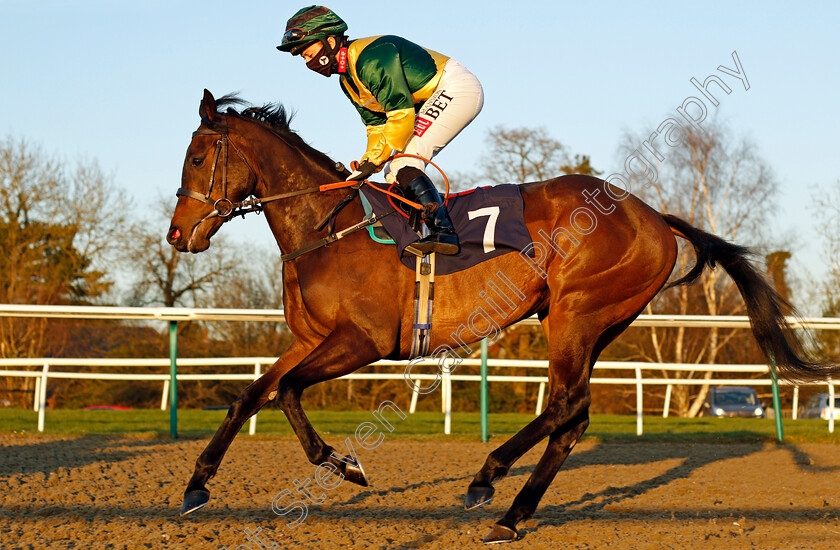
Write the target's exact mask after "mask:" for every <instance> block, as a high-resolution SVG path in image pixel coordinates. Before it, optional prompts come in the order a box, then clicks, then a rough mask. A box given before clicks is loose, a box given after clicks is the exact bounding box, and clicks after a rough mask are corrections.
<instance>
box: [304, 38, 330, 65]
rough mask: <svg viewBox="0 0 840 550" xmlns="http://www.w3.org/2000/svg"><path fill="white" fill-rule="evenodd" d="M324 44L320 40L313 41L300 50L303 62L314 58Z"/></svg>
mask: <svg viewBox="0 0 840 550" xmlns="http://www.w3.org/2000/svg"><path fill="white" fill-rule="evenodd" d="M323 47H324V45H323V44H321V43H320V42H313V43H312V44H310V45H309V47H307V48H306V49H305V50H303V51H302V52H300V56H301V57H302V58H303V60H304V61H305V62H309V60H311V59H315V56H316V55H318V53H319V52H320V51H321V48H323Z"/></svg>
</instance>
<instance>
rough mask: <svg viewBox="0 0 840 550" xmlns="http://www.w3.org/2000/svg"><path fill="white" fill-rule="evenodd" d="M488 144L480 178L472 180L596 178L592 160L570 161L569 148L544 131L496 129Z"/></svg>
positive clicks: (577, 156) (582, 158)
mask: <svg viewBox="0 0 840 550" xmlns="http://www.w3.org/2000/svg"><path fill="white" fill-rule="evenodd" d="M485 143H486V144H487V151H486V152H485V154H484V155H483V156H482V161H481V169H480V170H479V171H478V174H477V176H478V177H477V178H476V177H473V178H472V179H473V180H484V181H489V182H492V183H493V184H499V183H525V182H529V181H542V180H547V179H551V178H556V177H557V176H560V175H562V174H572V173H576V174H597V172H596V171H595V170H594V169H593V168H592V167H591V166H590V161H589V157H587V156H585V155H575V156H574V157H570V156H569V153H568V151H567V150H566V147H565V146H564V145H563V144H562V143H561V142H559V141H558V140H556V139H554V138H553V137H551V135H550V134H549V133H548V130H547V129H545V128H544V127H537V128H528V127H519V128H506V127H504V126H495V127H493V128H491V129H490V131H489V132H488V133H487V137H486V138H485ZM465 179H466V178H465Z"/></svg>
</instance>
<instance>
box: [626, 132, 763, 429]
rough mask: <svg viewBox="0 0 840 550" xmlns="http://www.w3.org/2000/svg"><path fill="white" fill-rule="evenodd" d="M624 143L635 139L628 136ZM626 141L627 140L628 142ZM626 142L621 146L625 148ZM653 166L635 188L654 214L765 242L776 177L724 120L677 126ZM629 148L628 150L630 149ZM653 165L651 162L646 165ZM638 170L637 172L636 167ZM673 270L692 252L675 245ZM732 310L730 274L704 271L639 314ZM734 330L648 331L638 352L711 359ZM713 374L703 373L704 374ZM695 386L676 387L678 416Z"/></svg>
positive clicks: (663, 358)
mask: <svg viewBox="0 0 840 550" xmlns="http://www.w3.org/2000/svg"><path fill="white" fill-rule="evenodd" d="M627 141H628V143H638V142H639V141H640V140H639V139H638V138H636V137H633V136H628V138H627ZM631 147H632V146H631ZM631 147H627V148H625V151H626V152H627V151H630V150H631ZM668 152H669V156H668V157H664V155H662V156H663V157H664V160H662V163H661V164H660V165H659V166H658V167H657V168H650V169H648V170H645V173H646V175H647V176H648V180H647V181H645V182H641V183H639V180H638V178H637V179H636V182H637V185H636V186H634V188H633V192H634V193H635V194H637V195H640V196H641V197H642V198H643V199H644V200H646V201H647V202H648V203H649V204H651V205H653V206H654V207H655V208H657V209H658V210H659V211H660V212H663V213H668V214H674V215H676V216H679V217H681V218H683V219H685V220H686V221H688V222H689V223H691V224H692V225H695V226H697V227H701V228H703V229H705V230H706V231H709V232H711V233H714V234H715V235H718V236H719V237H722V238H724V239H726V240H729V241H736V240H737V241H741V242H750V243H758V242H762V241H765V239H766V235H767V226H768V225H769V221H770V214H771V212H772V210H773V208H774V207H775V202H774V199H775V197H776V193H777V187H778V186H777V182H776V179H775V177H774V175H773V173H772V171H771V169H770V167H769V166H768V165H767V163H766V162H765V161H764V160H763V159H762V158H760V157H759V156H758V154H757V152H756V150H755V147H754V146H753V145H752V144H751V143H750V142H749V141H747V140H744V139H742V140H735V139H733V138H732V137H731V136H730V133H729V130H728V129H727V127H726V126H725V125H724V124H721V123H716V122H707V123H706V124H705V127H704V128H703V129H692V128H684V129H683V132H682V139H681V141H680V143H679V144H677V145H676V146H675V147H674V148H673V149H670V150H669V151H668ZM631 154H632V153H631ZM648 166H649V167H652V166H653V164H652V163H648ZM639 172H640V173H641V171H639ZM680 245H681V246H680V251H679V254H678V258H677V270H678V271H679V272H680V273H683V274H684V273H686V272H687V271H688V270H689V269H690V268H691V267H692V266H693V264H694V261H695V257H694V252H693V250H691V249H690V248H689V247H687V246H684V245H683V243H680ZM654 311H656V312H663V311H667V312H668V313H678V314H681V315H686V314H707V315H735V314H743V313H744V311H745V309H744V305H743V302H742V300H741V299H740V297H739V293H738V290H737V288H736V287H735V285H734V283H733V282H732V280H731V279H730V278H729V277H727V276H726V274H725V273H723V272H722V271H721V270H707V271H704V273H703V275H702V278H701V281H700V285H699V291H698V290H695V289H693V288H691V287H687V286H680V287H677V288H675V289H672V290H670V291H668V292H666V293H664V294H663V295H662V296H661V297H660V299H658V300H657V301H656V302H654V303H653V304H650V305H648V307H647V309H646V312H647V313H653V312H654ZM739 334H741V333H740V332H738V331H722V330H721V329H717V328H711V329H703V330H702V331H697V330H693V331H692V330H689V329H685V328H678V329H668V330H662V329H655V328H654V329H650V331H649V342H648V343H649V346H647V347H643V348H640V350H639V352H640V354H641V355H642V356H643V357H645V358H647V359H648V360H651V361H656V362H677V363H701V362H703V363H714V362H715V360H716V359H717V358H718V355H719V354H720V352H721V350H722V349H723V348H724V347H725V346H726V345H727V344H728V343H730V342H731V341H732V339H733V338H735V337H736V336H737V335H739ZM662 375H663V377H669V376H672V377H676V378H680V377H687V378H695V377H697V376H698V373H695V372H689V373H684V372H683V373H672V372H663V373H662ZM711 375H712V373H704V374H703V375H702V376H703V377H705V378H706V379H709V378H711ZM708 387H709V386H708V385H703V386H701V389H700V391H699V393H698V394H697V395H695V396H694V397H693V399H692V391H691V388H689V387H687V386H682V385H678V386H676V388H675V390H674V402H675V407H676V408H677V411H678V413H679V414H681V415H683V416H689V417H693V416H696V415H697V414H698V413H699V411H700V409H701V407H702V404H703V401H704V399H705V397H706V394H707V392H708Z"/></svg>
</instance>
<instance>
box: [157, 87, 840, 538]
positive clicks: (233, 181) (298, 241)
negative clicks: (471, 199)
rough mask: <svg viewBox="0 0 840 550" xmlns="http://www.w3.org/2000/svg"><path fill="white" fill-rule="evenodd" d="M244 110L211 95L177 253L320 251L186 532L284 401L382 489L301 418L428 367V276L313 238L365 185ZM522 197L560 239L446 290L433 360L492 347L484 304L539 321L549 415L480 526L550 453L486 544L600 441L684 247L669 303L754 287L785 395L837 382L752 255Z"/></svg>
mask: <svg viewBox="0 0 840 550" xmlns="http://www.w3.org/2000/svg"><path fill="white" fill-rule="evenodd" d="M242 105H247V104H246V103H245V102H244V101H242V100H241V99H239V98H238V97H235V96H225V97H222V98H219V100H218V101H217V100H216V99H215V98H214V97H213V95H212V94H211V93H210V92H209V91H207V90H204V96H203V98H202V100H201V103H200V107H199V115H200V117H201V124H200V126H199V128H198V129H197V130H196V131H195V132H194V133H193V136H192V140H191V142H190V144H189V147H188V149H187V152H186V157H185V160H184V166H183V174H182V179H181V188H180V189H179V190H178V192H177V195H178V201H177V204H176V207H175V210H174V214H173V216H172V219H171V224H170V228H169V230H168V232H167V236H166V239H167V241H168V242H169V243H170V244H171V245H173V246H174V247H175V248H176V249H177V250H179V251H181V252H191V253H199V252H202V251H204V250H206V249H207V248H208V247H209V246H210V239H211V238H212V237H213V235H214V234H215V233H216V232H217V231H218V230H219V229H220V228H221V227H222V225H224V223H225V222H226V221H227V220H228V219H230V218H231V217H232V216H231V214H232V213H233V214H234V215H235V214H236V213H240V212H246V211H249V210H253V209H260V210H262V211H264V214H265V218H266V220H267V222H268V225H269V227H270V228H271V231H272V233H273V234H274V237H275V239H276V241H277V245H278V246H279V247H280V250H281V251H282V252H283V253H285V254H287V255H288V254H289V253H290V252H292V251H300V250H305V251H307V253H305V254H300V255H295V257H294V259H289V260H288V261H286V263H285V264H284V269H283V289H284V308H285V313H286V319H287V323H288V326H289V329H290V330H291V332H292V333H293V335H294V336H295V340H294V342H293V343H292V344H291V346H290V347H289V349H288V350H287V351H286V352H285V353H283V354H282V355H281V356H280V357H279V359H278V360H277V362H276V363H275V364H274V365H273V366H272V367H271V368H270V369H268V370H267V371H266V372H265V373H264V374H263V375H262V376H261V377H260V378H259V379H257V380H255V381H254V382H253V383H252V384H250V385H249V386H247V387H246V388H245V389H244V391H242V393H241V394H240V395H239V396H238V398H237V399H236V400H235V401H234V403H233V404H232V405H231V407H230V409H229V410H228V413H227V416H226V417H225V419H224V420H223V421H222V423H221V426H220V427H219V428H218V430H217V431H216V433H215V435H214V436H213V437H212V439H211V441H210V442H209V444H208V445H207V446H206V448H205V449H204V451H203V452H202V453H201V455H200V456H199V457H198V459H197V460H196V465H195V470H194V473H193V475H192V477H191V478H190V480H189V482H188V483H187V486H186V490H185V492H184V501H183V505H182V509H181V513H182V515H184V514H187V513H190V512H193V511H194V510H197V509H198V508H201V507H202V506H204V505H206V504H207V503H208V501H209V498H210V492H209V491H208V489H207V487H206V483H207V482H208V480H209V479H210V478H211V477H213V476H214V475H215V474H216V472H217V470H218V468H219V465H220V463H221V461H222V459H223V457H224V454H225V452H226V450H227V448H228V446H229V445H230V443H231V441H232V440H233V438H234V437H235V436H236V434H237V433H238V431H239V429H240V428H241V427H242V425H243V424H244V423H245V421H246V420H247V419H248V418H250V417H251V416H252V415H253V414H255V413H256V412H257V411H259V410H260V409H261V408H262V407H263V406H265V405H266V404H267V403H269V402H270V401H275V402H276V404H277V405H278V406H279V407H280V408H281V409H282V410H283V412H284V413H285V415H286V417H287V418H288V421H289V423H290V425H291V427H292V428H293V430H294V433H295V434H296V436H297V438H298V439H299V441H300V444H301V445H302V447H303V450H304V451H305V453H306V457H307V458H308V459H309V461H310V462H312V463H313V464H316V465H319V464H320V465H325V466H326V467H327V469H329V470H331V471H332V473H334V474H335V475H337V476H339V477H343V478H344V479H347V480H349V481H351V482H353V483H356V484H358V485H361V486H367V484H368V481H367V477H366V475H365V472H364V470H363V469H362V467H361V464H360V463H359V462H358V461H357V460H354V459H353V458H352V457H344V456H342V455H340V454H337V453H336V452H335V450H334V449H333V447H331V446H329V445H327V444H326V443H325V442H324V441H323V439H321V437H320V436H319V434H318V433H317V432H316V431H315V429H314V428H313V426H312V424H311V423H310V421H309V419H308V418H307V416H306V413H305V412H304V410H303V408H302V407H301V402H300V400H301V395H302V393H303V391H304V390H305V389H306V388H308V387H309V386H312V385H313V384H317V383H318V382H322V381H325V380H330V379H334V378H338V377H341V376H343V375H346V374H349V373H351V372H353V371H355V370H357V369H359V368H361V367H362V366H365V365H368V364H370V363H373V362H375V361H377V360H380V359H383V358H384V359H408V358H409V356H410V353H411V343H412V321H413V316H412V315H413V308H414V292H415V274H414V273H413V272H412V270H410V269H407V268H405V267H404V266H402V265H401V264H400V262H399V260H398V258H397V255H396V254H395V252H394V248H393V247H386V246H382V245H379V244H376V243H374V242H373V241H372V240H371V239H370V238H368V237H366V236H365V235H364V234H363V233H354V234H350V235H347V236H346V237H345V238H343V239H341V240H338V241H336V242H332V243H331V244H330V245H329V246H325V247H320V248H319V247H312V246H310V245H311V243H312V242H313V241H314V239H315V235H317V232H316V231H315V230H314V229H313V226H317V227H323V225H324V223H323V222H322V223H319V221H322V220H324V219H326V218H328V217H329V215H330V214H331V213H333V214H335V210H334V206H335V203H336V193H335V192H333V191H325V192H319V188H320V187H321V186H323V185H326V184H330V183H332V182H338V181H343V180H344V179H345V178H346V176H347V175H348V171H347V170H346V169H345V168H344V167H343V166H341V165H336V164H335V163H334V162H333V161H332V160H331V159H330V158H329V157H327V156H326V155H325V154H323V153H321V152H319V151H317V150H316V149H314V148H313V147H311V146H309V145H308V144H306V143H305V141H304V140H303V139H302V138H301V137H300V136H299V135H298V134H297V133H295V132H294V131H292V130H291V129H290V127H289V117H288V116H287V113H286V111H285V109H284V108H283V106H282V105H272V104H267V105H264V106H262V107H254V106H248V107H247V108H242V109H240V110H237V109H236V108H235V107H236V106H242ZM225 107H227V109H226V110H225V109H224V108H225ZM220 174H221V176H220ZM519 189H520V191H521V195H522V200H523V204H524V221H525V225H526V226H527V228H528V231H529V232H530V235H532V236H535V235H541V236H544V237H546V238H545V241H544V242H543V244H542V245H540V246H541V248H540V250H539V252H540V254H536V252H535V253H534V254H533V257H529V258H525V257H524V256H525V255H523V254H516V253H510V254H503V255H500V256H497V257H494V258H492V259H490V260H487V261H485V262H482V263H479V264H477V265H475V266H473V267H471V268H469V269H466V270H464V271H459V272H456V273H452V274H449V275H445V276H439V277H437V279H436V281H435V283H436V284H435V301H436V307H435V309H434V324H433V326H432V328H431V330H430V332H429V337H430V340H431V348H432V349H450V350H453V349H458V348H460V347H462V345H464V344H470V343H474V342H476V341H479V340H480V339H481V335H476V334H474V332H475V331H464V330H459V327H461V329H463V326H464V323H465V321H466V320H467V319H468V318H470V315H471V313H472V312H474V311H476V305H477V304H478V305H482V304H483V305H484V308H483V309H482V311H484V312H485V313H486V315H487V316H488V318H487V320H486V322H487V323H491V322H492V323H495V324H496V325H498V326H499V327H502V328H504V327H506V326H508V325H511V324H513V323H515V322H517V321H520V320H521V319H524V318H528V317H531V316H533V315H536V316H537V317H538V318H539V320H540V323H541V324H542V327H543V329H544V331H545V334H546V336H547V340H548V344H549V352H548V355H549V357H548V359H549V370H548V378H549V382H548V398H547V406H546V407H545V410H544V411H543V412H542V413H541V414H540V415H539V416H537V417H536V418H535V419H534V420H533V421H532V422H530V423H529V424H528V425H527V426H525V427H524V428H523V429H522V430H520V431H519V432H518V433H516V434H515V435H514V436H512V437H511V438H510V439H508V440H507V441H505V442H504V443H503V444H502V445H501V446H499V447H498V448H496V449H495V450H494V451H492V452H491V453H490V454H489V455H488V456H487V459H486V461H485V462H484V464H483V466H481V468H480V469H479V470H478V472H477V473H476V474H475V476H474V478H473V479H472V481H471V482H470V483H469V486H468V487H467V491H466V497H465V506H466V508H467V509H471V508H474V507H477V506H480V505H482V504H485V503H487V502H488V501H489V500H490V499H491V498H492V497H493V495H494V491H495V489H494V487H493V484H494V482H496V481H497V480H499V479H501V478H502V477H504V476H505V475H506V474H507V473H508V472H509V471H510V469H511V467H512V465H513V464H514V463H515V462H516V461H517V460H518V459H519V458H520V457H521V456H522V455H523V454H524V453H526V452H527V451H528V450H530V449H531V448H532V447H534V446H535V445H537V444H538V443H539V442H540V441H542V440H543V439H545V438H548V444H547V446H546V448H545V450H544V452H543V454H542V456H541V458H540V459H539V461H538V463H537V465H536V466H535V467H534V469H533V471H532V473H531V475H530V477H529V479H528V480H527V482H526V483H525V485H524V486H523V487H522V488H521V490H520V491H519V493H518V494H517V495H516V497H515V499H514V501H513V504H512V505H511V506H510V508H509V509H508V510H507V511H506V513H505V514H504V515H503V516H502V517H501V518H500V519H499V520H498V521H497V522H496V523H495V524H494V525H493V526H492V528H491V529H490V531H489V532H488V534H487V536H486V537H485V538H484V542H487V543H493V542H507V541H512V540H515V539H516V538H517V537H518V535H519V533H518V531H517V525H518V524H520V523H521V522H522V521H524V520H526V519H528V518H530V517H531V516H532V515H533V514H534V512H535V511H536V509H537V506H538V504H539V502H540V499H541V498H542V496H543V494H544V493H545V491H546V490H547V488H548V487H549V485H550V484H551V482H552V480H553V479H554V477H555V475H556V474H557V472H558V470H559V469H560V467H561V466H562V465H563V462H564V461H565V459H566V457H567V456H568V455H569V453H570V452H571V450H572V448H573V447H574V446H575V444H576V443H577V442H578V440H579V439H580V438H581V436H582V435H583V433H584V431H585V430H586V428H587V426H588V425H589V407H590V404H591V394H590V383H589V379H590V376H591V373H592V368H593V365H594V364H595V361H596V360H597V358H598V356H599V354H600V353H601V352H602V350H603V349H604V348H605V347H606V346H607V345H608V344H609V343H610V342H612V341H613V340H614V339H615V338H616V337H617V336H618V335H619V334H621V333H622V332H623V331H624V330H625V329H626V328H627V327H628V326H629V325H630V324H631V323H632V322H633V320H634V319H635V318H636V317H637V316H638V315H639V314H640V313H641V312H642V310H643V309H644V308H645V306H646V305H647V304H648V303H649V302H650V301H651V300H652V299H653V298H654V297H655V296H656V295H657V293H659V292H660V291H661V290H663V288H665V287H666V285H667V284H668V279H669V277H670V275H671V273H672V271H673V269H674V265H675V262H676V258H677V240H676V238H677V237H679V238H682V239H685V240H686V241H688V243H690V244H691V245H692V246H693V247H694V250H695V252H696V256H697V263H696V265H695V266H694V267H693V268H692V269H691V270H690V271H689V272H688V273H687V274H685V276H683V277H682V278H680V279H678V280H676V281H674V282H672V283H670V285H669V286H674V285H681V284H688V283H691V282H693V281H695V280H696V279H697V278H698V277H699V276H700V275H701V274H702V272H703V271H704V269H706V268H714V267H715V265H716V264H719V265H720V266H722V267H723V269H724V270H725V271H726V272H727V273H728V274H729V276H730V277H732V278H733V279H734V281H735V283H736V284H737V286H738V288H739V290H740V293H741V294H742V296H743V298H744V300H745V302H746V308H747V312H748V315H749V318H750V321H751V326H752V330H753V334H754V336H755V338H756V340H757V341H758V343H759V344H760V347H761V349H762V350H764V352H765V354H766V355H767V356H768V360H769V361H771V364H772V361H773V360H775V363H776V364H777V365H778V374H779V376H780V377H782V378H785V379H792V380H793V379H795V380H802V381H804V380H821V379H825V378H826V377H827V376H830V375H832V374H833V373H836V372H838V370H840V368H838V366H837V365H835V364H833V363H828V362H821V361H816V360H814V359H812V358H811V357H810V355H809V354H808V353H806V351H805V350H804V348H803V346H802V345H801V343H800V342H799V341H798V339H797V337H796V335H795V334H794V333H793V331H792V330H791V329H790V326H789V325H788V324H787V323H786V320H785V315H787V314H789V313H790V312H791V311H792V308H791V306H790V305H789V304H788V303H787V302H786V301H785V300H784V299H782V298H781V297H780V296H779V295H778V294H777V293H776V291H775V290H774V289H773V287H772V286H771V285H770V284H769V283H768V282H767V281H766V280H765V278H764V277H763V275H762V274H761V273H760V272H759V271H758V269H757V268H756V266H755V265H754V264H753V262H752V260H751V258H750V252H749V250H748V249H746V248H744V247H741V246H738V245H735V244H732V243H729V242H727V241H724V240H723V239H720V238H718V237H716V236H714V235H712V234H709V233H707V232H705V231H703V230H701V229H699V228H696V227H693V226H692V225H690V224H688V223H687V222H685V221H683V220H681V219H679V218H677V217H674V216H671V215H663V214H660V213H659V212H657V211H656V210H654V209H653V208H651V207H649V206H648V205H647V204H645V203H644V202H642V201H641V200H640V199H638V198H637V197H635V196H634V195H632V194H630V193H629V192H627V191H626V190H623V189H620V188H619V187H617V186H611V185H610V184H608V183H607V182H605V181H603V180H601V179H598V178H595V177H591V176H584V175H565V176H561V177H557V178H554V179H550V180H547V181H540V182H533V183H523V184H520V185H519ZM587 206H588V207H590V208H587ZM595 211H597V213H596V212H595ZM598 214H600V215H598ZM593 215H594V218H593V217H592V216H593ZM363 216H364V211H363V205H362V203H361V201H360V199H359V198H358V197H356V198H354V199H353V200H351V201H349V202H348V203H347V204H346V207H345V208H344V209H343V210H341V211H340V212H338V213H337V214H335V224H336V225H337V226H340V227H349V226H351V225H352V224H354V223H356V222H358V221H359V220H361V219H362V218H363ZM569 227H573V228H576V230H577V233H574V232H573V231H571V230H570V229H569ZM529 260H530V261H529ZM497 273H503V274H504V275H505V278H506V284H508V287H509V288H510V289H513V291H514V292H516V293H517V297H518V299H517V301H513V300H510V301H509V303H507V304H506V307H508V308H510V310H509V311H508V310H506V309H505V307H502V306H499V307H498V308H493V307H490V306H489V305H488V301H487V294H484V296H485V300H484V301H482V302H479V299H478V296H479V295H482V294H481V293H480V292H479V289H481V288H482V285H484V284H485V283H487V282H488V281H490V280H491V279H492V278H493V277H494V274H497ZM499 301H501V299H500V300H499ZM494 303H495V302H494ZM496 305H498V304H496ZM502 314H504V316H503V315H502ZM473 321H475V319H474V318H473ZM474 324H475V323H474V322H473V323H472V324H471V326H473V325H474ZM478 332H482V330H478ZM351 454H352V453H351Z"/></svg>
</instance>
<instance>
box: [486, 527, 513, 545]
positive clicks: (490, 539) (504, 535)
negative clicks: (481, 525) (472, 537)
mask: <svg viewBox="0 0 840 550" xmlns="http://www.w3.org/2000/svg"><path fill="white" fill-rule="evenodd" d="M516 537H517V534H516V529H511V528H510V527H505V526H504V525H499V524H498V523H497V524H496V525H494V526H493V528H492V529H490V532H489V533H487V536H486V537H484V542H485V543H487V544H496V543H499V542H513V541H515V540H516Z"/></svg>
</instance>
